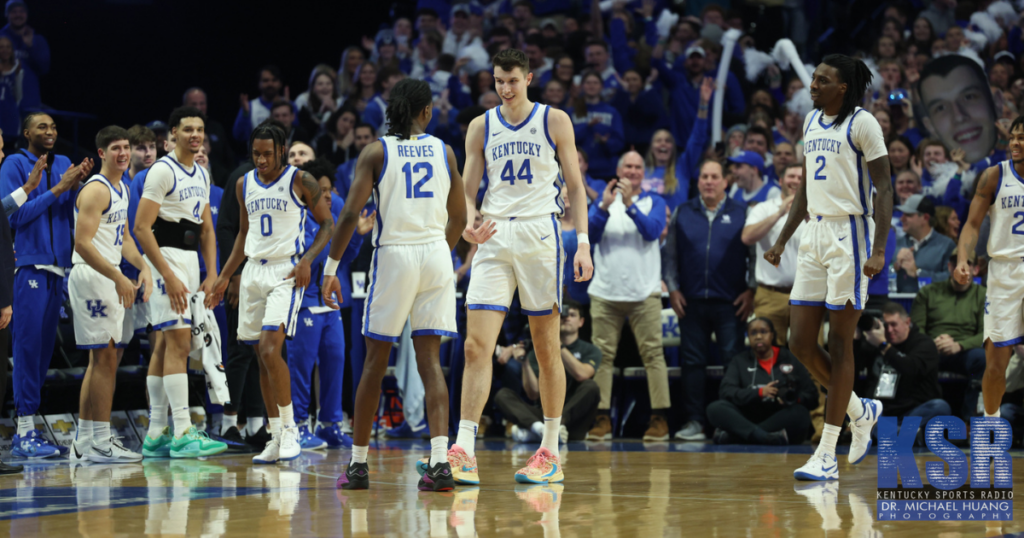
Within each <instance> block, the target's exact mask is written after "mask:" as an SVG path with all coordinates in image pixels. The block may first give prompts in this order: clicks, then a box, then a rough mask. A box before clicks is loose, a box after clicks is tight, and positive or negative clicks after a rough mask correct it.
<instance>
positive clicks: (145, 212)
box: [134, 107, 228, 458]
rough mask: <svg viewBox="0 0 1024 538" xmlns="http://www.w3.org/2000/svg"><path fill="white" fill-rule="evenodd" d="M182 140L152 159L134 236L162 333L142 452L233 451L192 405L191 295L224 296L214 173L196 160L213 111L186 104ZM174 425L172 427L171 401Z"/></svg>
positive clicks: (177, 113) (180, 118)
mask: <svg viewBox="0 0 1024 538" xmlns="http://www.w3.org/2000/svg"><path fill="white" fill-rule="evenodd" d="M168 125H169V126H170V129H171V133H170V134H171V136H172V137H174V139H175V141H176V143H175V147H174V151H172V152H171V153H168V154H167V155H165V156H163V157H162V158H161V159H159V160H158V161H157V162H155V163H153V166H151V167H150V169H149V172H148V173H147V175H146V183H145V187H144V188H143V190H142V199H141V200H139V207H138V209H137V210H136V213H135V227H134V230H135V239H136V240H137V241H138V242H139V245H140V246H141V247H142V252H143V253H145V255H146V262H147V263H148V264H149V267H150V270H151V271H152V273H153V279H154V284H155V286H154V289H153V295H152V296H151V297H150V302H149V323H150V325H152V326H153V330H154V331H162V332H163V338H161V339H160V340H159V344H157V347H156V348H155V349H154V350H153V356H152V359H151V360H150V362H149V375H148V377H147V378H146V386H147V388H148V389H149V402H150V416H149V432H148V433H147V434H146V438H145V439H144V440H143V443H142V455H143V456H151V457H167V456H170V457H172V458H196V457H200V456H211V455H214V454H219V453H221V452H224V451H225V450H227V448H228V447H227V445H226V444H224V443H222V442H220V441H214V440H212V439H210V438H209V437H207V436H206V433H205V432H200V431H199V430H197V429H196V428H195V427H193V426H192V419H191V416H190V415H189V412H188V374H187V373H186V368H187V367H188V353H189V351H190V350H191V348H192V327H191V325H192V320H191V319H189V316H190V312H189V311H190V308H189V301H190V299H191V296H192V294H193V293H198V292H200V291H202V292H205V293H206V300H205V304H206V308H213V307H214V306H215V305H216V304H217V303H216V302H215V300H214V295H213V283H214V281H215V280H216V279H217V243H216V238H215V237H214V231H213V219H212V217H211V213H210V177H209V175H207V173H206V170H204V169H203V167H201V166H198V165H196V163H195V155H196V153H199V150H200V149H201V148H202V147H203V139H204V138H205V136H206V129H205V125H206V116H204V115H203V113H202V112H200V111H199V110H197V109H195V108H192V107H179V108H176V109H174V111H173V112H171V118H170V120H169V121H168ZM200 248H202V249H203V260H204V261H205V262H206V281H205V282H202V283H200V282H199V254H198V250H199V249H200ZM168 405H170V407H171V413H172V415H173V417H174V431H173V432H170V431H169V430H168V428H167V406H168Z"/></svg>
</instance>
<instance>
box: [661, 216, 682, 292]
mask: <svg viewBox="0 0 1024 538" xmlns="http://www.w3.org/2000/svg"><path fill="white" fill-rule="evenodd" d="M680 207H682V206H681V205H680V206H678V207H676V209H675V211H673V212H672V218H670V219H668V235H667V236H666V237H665V247H664V248H662V249H661V279H662V280H664V281H665V286H666V287H668V291H679V260H677V259H676V256H677V253H676V221H677V220H678V219H679V208H680Z"/></svg>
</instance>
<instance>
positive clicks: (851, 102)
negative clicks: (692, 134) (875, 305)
mask: <svg viewBox="0 0 1024 538" xmlns="http://www.w3.org/2000/svg"><path fill="white" fill-rule="evenodd" d="M870 82H871V72H870V71H869V70H868V68H867V66H866V65H864V62H861V61H860V60H855V59H853V58H850V57H848V56H843V55H841V54H831V55H829V56H826V57H825V58H824V59H823V60H822V63H821V64H819V65H818V67H817V69H815V70H814V78H813V80H812V81H811V88H810V89H811V99H812V100H813V101H814V107H815V110H812V111H811V112H810V113H809V114H808V115H807V119H806V120H805V121H804V127H803V128H804V177H805V178H806V179H805V180H804V182H803V183H802V184H801V185H800V189H799V190H798V191H797V195H796V199H795V200H794V201H793V206H792V208H791V209H790V211H789V217H788V220H787V221H786V225H785V227H784V228H783V230H782V234H780V235H779V238H778V240H776V242H775V246H774V247H772V248H771V250H769V251H768V252H765V254H764V258H765V259H766V260H767V261H768V262H770V263H772V264H773V265H775V266H776V267H777V266H778V264H779V260H780V259H781V256H782V252H783V250H784V249H785V246H786V242H787V241H789V238H790V237H791V236H792V235H793V232H794V231H795V230H796V228H797V227H798V226H799V225H800V224H801V223H803V222H804V221H805V220H808V222H807V225H806V226H805V227H804V232H803V236H802V237H803V238H802V239H801V241H800V252H799V253H798V254H797V269H796V281H795V282H794V284H793V290H792V292H791V293H790V295H789V302H790V318H791V320H792V324H791V325H790V330H791V334H792V337H791V339H790V348H791V349H792V350H793V353H795V354H796V356H797V358H798V359H800V362H802V363H803V364H804V365H805V366H806V367H807V369H808V370H809V371H810V372H811V375H813V376H814V378H815V379H816V380H817V381H818V383H820V384H821V385H822V386H824V387H828V401H827V403H826V404H825V427H824V430H823V432H822V435H821V442H820V443H819V444H818V449H817V450H816V451H815V453H814V455H813V456H811V458H810V459H809V460H808V461H807V463H806V464H805V465H804V466H802V467H800V468H799V469H797V470H796V471H794V473H793V476H794V477H795V478H797V479H799V480H838V479H839V471H838V465H837V464H836V441H837V440H838V438H839V431H840V428H841V427H842V425H843V417H844V415H849V416H850V424H851V429H852V430H853V441H852V443H851V444H850V454H849V461H850V463H854V464H856V463H860V461H861V460H863V459H864V455H865V454H866V453H867V451H868V448H869V447H870V446H871V428H872V427H873V426H874V425H875V422H876V421H877V420H878V415H880V414H881V412H882V403H881V402H879V401H878V400H872V399H867V398H864V399H861V398H858V397H857V395H856V394H854V393H853V376H854V368H853V336H854V332H855V331H856V328H857V321H858V320H859V319H860V314H861V309H863V308H864V304H865V302H867V298H868V292H867V290H868V281H869V280H870V279H871V277H872V276H874V275H876V274H878V273H879V272H880V271H881V270H882V269H883V268H884V266H885V241H886V239H887V237H888V234H889V220H890V218H892V201H893V198H892V180H891V176H890V168H889V155H888V153H887V151H886V148H885V140H884V138H883V136H882V128H881V127H880V126H879V125H878V122H877V121H876V120H875V118H874V116H872V115H871V114H870V113H869V112H867V111H866V110H864V109H862V108H860V107H859V106H857V105H858V103H860V102H861V101H862V99H863V97H864V91H865V90H866V89H867V87H868V84H869V83H870ZM868 173H869V174H870V177H869V176H868V175H867V174H868ZM872 184H874V190H875V191H876V192H875V193H874V199H872V195H873V193H872ZM872 218H873V220H872ZM826 309H828V310H829V311H830V312H829V320H830V329H829V334H828V351H827V352H826V351H825V350H824V349H822V348H821V346H819V345H818V333H819V331H820V330H821V323H822V321H823V320H824V317H825V310H826ZM877 323H878V322H877V321H876V324H877ZM865 339H867V337H865ZM882 344H883V348H884V347H885V346H884V342H882Z"/></svg>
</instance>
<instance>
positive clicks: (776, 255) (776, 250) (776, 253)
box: [764, 245, 786, 267]
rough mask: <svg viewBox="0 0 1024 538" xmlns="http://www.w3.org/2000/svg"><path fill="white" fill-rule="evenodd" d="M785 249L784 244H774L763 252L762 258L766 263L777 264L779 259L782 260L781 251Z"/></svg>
mask: <svg viewBox="0 0 1024 538" xmlns="http://www.w3.org/2000/svg"><path fill="white" fill-rule="evenodd" d="M785 249H786V246H785V245H774V246H772V248H770V249H768V251H767V252H765V253H764V259H765V261H767V262H768V263H770V264H772V265H774V266H775V267H778V266H779V261H780V260H782V252H783V251H784V250H785Z"/></svg>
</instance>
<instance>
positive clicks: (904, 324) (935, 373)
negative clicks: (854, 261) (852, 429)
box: [857, 303, 952, 427]
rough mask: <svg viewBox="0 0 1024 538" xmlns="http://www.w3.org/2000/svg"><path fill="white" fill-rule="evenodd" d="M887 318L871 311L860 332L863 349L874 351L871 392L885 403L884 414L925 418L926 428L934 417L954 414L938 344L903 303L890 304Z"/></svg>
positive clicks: (862, 321)
mask: <svg viewBox="0 0 1024 538" xmlns="http://www.w3.org/2000/svg"><path fill="white" fill-rule="evenodd" d="M881 317H882V319H878V313H877V311H870V310H869V311H865V312H864V315H863V317H861V322H860V323H859V324H858V327H857V328H858V330H859V331H861V332H862V336H863V338H862V340H863V343H862V346H863V349H866V350H874V353H873V354H874V356H875V358H874V360H873V361H872V362H871V363H869V364H871V366H870V368H869V369H868V377H869V378H870V380H869V391H868V393H869V394H874V396H872V397H873V398H877V399H880V400H881V401H882V405H883V410H882V415H883V416H890V417H905V416H919V417H921V426H922V427H923V426H924V425H925V424H927V423H928V421H929V420H931V419H932V417H937V416H940V415H949V414H951V413H952V411H951V410H950V407H949V404H948V403H946V401H945V400H943V399H942V390H941V389H940V388H939V360H940V359H939V350H938V348H937V347H935V342H934V341H932V339H931V338H929V337H928V336H927V335H925V334H923V333H921V332H920V331H919V330H918V329H917V327H914V326H912V324H911V323H910V315H909V314H907V311H906V310H905V309H904V308H903V307H902V306H900V305H899V304H898V303H888V304H886V305H885V308H884V309H883V310H882V316H881ZM869 323H870V325H869ZM869 327H870V328H869Z"/></svg>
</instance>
